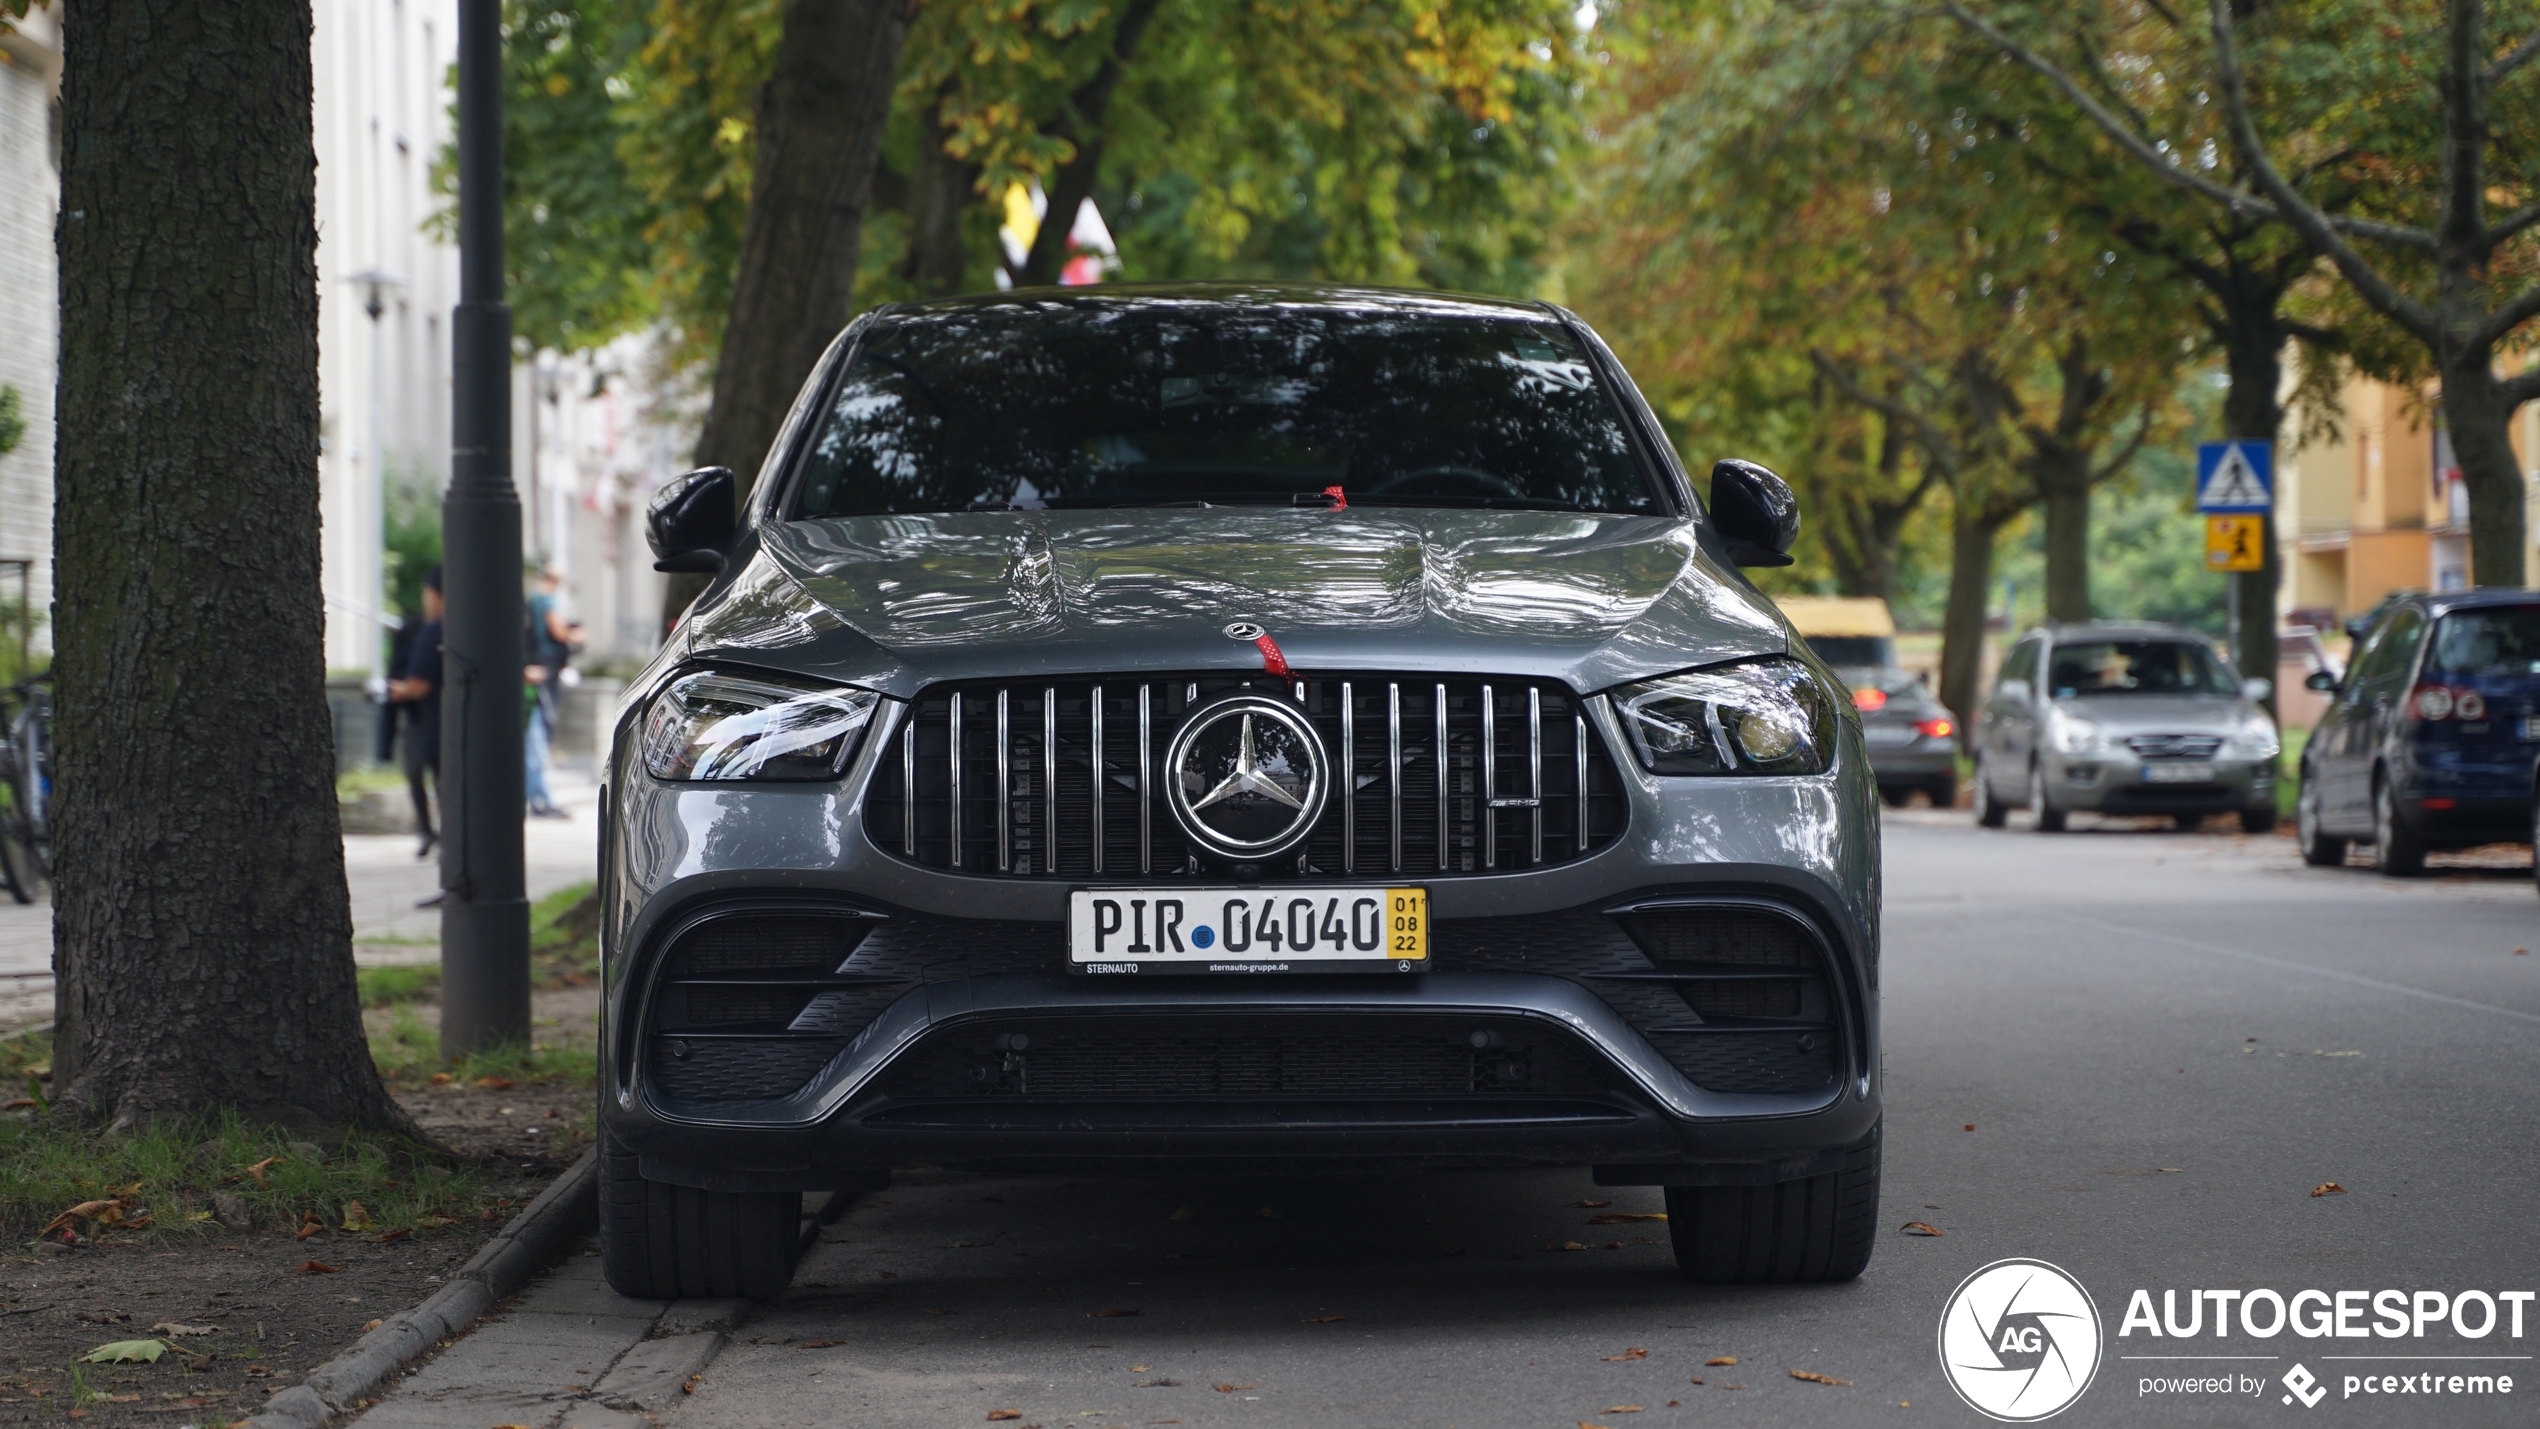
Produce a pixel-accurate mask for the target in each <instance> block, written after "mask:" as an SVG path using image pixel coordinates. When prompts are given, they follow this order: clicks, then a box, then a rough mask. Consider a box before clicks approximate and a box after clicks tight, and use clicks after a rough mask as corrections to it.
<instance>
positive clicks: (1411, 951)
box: [1385, 888, 1429, 962]
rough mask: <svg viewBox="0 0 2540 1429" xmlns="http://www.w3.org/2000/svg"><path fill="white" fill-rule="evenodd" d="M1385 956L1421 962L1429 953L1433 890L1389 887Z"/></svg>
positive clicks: (1386, 901)
mask: <svg viewBox="0 0 2540 1429" xmlns="http://www.w3.org/2000/svg"><path fill="white" fill-rule="evenodd" d="M1385 956H1386V957H1389V958H1392V959H1395V960H1396V961H1409V962H1420V961H1423V960H1425V959H1427V957H1428V956H1429V890H1427V889H1425V888H1388V889H1386V890H1385Z"/></svg>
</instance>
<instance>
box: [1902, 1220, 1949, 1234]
mask: <svg viewBox="0 0 2540 1429" xmlns="http://www.w3.org/2000/svg"><path fill="white" fill-rule="evenodd" d="M1897 1229H1899V1230H1901V1231H1903V1232H1905V1234H1907V1235H1927V1236H1933V1237H1937V1236H1939V1234H1940V1227H1938V1226H1936V1225H1933V1224H1932V1223H1931V1222H1929V1221H1907V1222H1906V1223H1905V1224H1903V1225H1901V1226H1899V1227H1897Z"/></svg>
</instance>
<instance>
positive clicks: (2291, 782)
mask: <svg viewBox="0 0 2540 1429" xmlns="http://www.w3.org/2000/svg"><path fill="white" fill-rule="evenodd" d="M2283 739H2284V754H2283V756H2282V757H2281V758H2279V759H2278V760H2277V761H2276V769H2277V773H2276V779H2275V814H2276V817H2277V818H2279V819H2288V820H2289V819H2291V818H2292V817H2293V804H2294V801H2295V800H2297V799H2299V798H2301V797H2302V746H2303V745H2305V744H2308V743H2310V742H2311V732H2310V731H2309V730H2307V729H2299V728H2296V727H2294V726H2291V725H2287V726H2285V728H2284V731H2283Z"/></svg>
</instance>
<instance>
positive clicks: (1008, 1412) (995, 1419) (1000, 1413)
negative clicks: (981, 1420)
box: [988, 1409, 1023, 1424]
mask: <svg viewBox="0 0 2540 1429" xmlns="http://www.w3.org/2000/svg"><path fill="white" fill-rule="evenodd" d="M1022 1417H1023V1411H1022V1410H1020V1409H991V1410H989V1411H988V1422H989V1423H991V1424H996V1423H1001V1422H1003V1421H1005V1420H1008V1419H1020V1418H1022Z"/></svg>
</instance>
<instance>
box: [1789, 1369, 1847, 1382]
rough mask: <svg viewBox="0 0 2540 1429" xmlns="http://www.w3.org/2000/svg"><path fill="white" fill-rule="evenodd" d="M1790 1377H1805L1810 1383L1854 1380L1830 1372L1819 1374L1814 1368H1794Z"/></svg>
mask: <svg viewBox="0 0 2540 1429" xmlns="http://www.w3.org/2000/svg"><path fill="white" fill-rule="evenodd" d="M1790 1377H1791V1378H1792V1379H1804V1380H1806V1381H1808V1382H1809V1383H1810V1384H1850V1383H1851V1382H1852V1381H1850V1380H1848V1379H1837V1378H1835V1377H1834V1376H1833V1375H1830V1374H1819V1373H1817V1372H1816V1371H1815V1370H1813V1369H1795V1370H1792V1371H1791V1372H1790Z"/></svg>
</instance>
